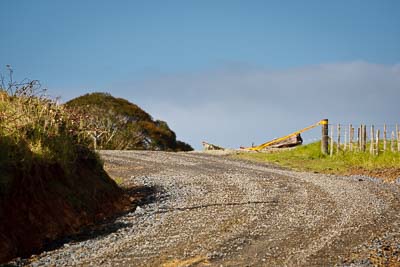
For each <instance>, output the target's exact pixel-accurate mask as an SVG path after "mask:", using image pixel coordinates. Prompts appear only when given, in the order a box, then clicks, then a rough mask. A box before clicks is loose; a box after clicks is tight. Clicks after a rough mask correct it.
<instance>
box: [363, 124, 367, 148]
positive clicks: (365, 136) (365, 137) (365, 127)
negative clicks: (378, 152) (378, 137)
mask: <svg viewBox="0 0 400 267" xmlns="http://www.w3.org/2000/svg"><path fill="white" fill-rule="evenodd" d="M363 137H364V141H363V151H364V152H365V151H366V150H367V125H365V124H364V131H363Z"/></svg>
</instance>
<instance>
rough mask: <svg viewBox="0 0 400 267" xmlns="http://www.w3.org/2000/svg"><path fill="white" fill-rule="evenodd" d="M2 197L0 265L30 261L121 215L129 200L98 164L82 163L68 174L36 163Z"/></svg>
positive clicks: (13, 173)
mask: <svg viewBox="0 0 400 267" xmlns="http://www.w3.org/2000/svg"><path fill="white" fill-rule="evenodd" d="M1 171H2V172H3V174H4V173H7V174H8V176H10V177H11V180H12V182H11V183H10V185H9V186H8V188H7V190H6V192H0V263H1V262H5V261H7V260H10V259H12V258H14V257H17V256H18V257H24V256H25V257H26V256H29V255H31V254H32V253H35V252H38V251H40V249H41V248H42V247H43V246H45V245H46V244H48V243H49V242H50V241H53V240H55V239H57V238H60V237H62V236H65V235H70V234H73V233H76V232H77V231H78V230H79V229H80V228H81V227H82V226H85V225H90V224H93V223H94V222H96V221H98V220H102V219H104V218H106V217H109V216H111V215H112V214H115V212H119V211H122V210H123V208H124V206H125V204H126V203H127V200H126V198H125V196H124V195H123V192H122V190H121V189H120V188H119V187H118V186H117V185H116V184H115V182H114V181H113V180H112V179H110V178H109V177H108V175H107V174H106V173H105V172H104V170H103V169H102V167H101V166H100V165H99V164H98V162H97V161H96V160H95V159H87V158H86V159H83V158H82V159H80V160H79V161H78V164H77V165H76V169H75V170H72V171H69V173H68V174H67V172H66V171H65V170H63V169H62V168H61V167H60V166H59V165H58V164H44V163H37V164H33V165H32V167H31V168H30V169H29V170H25V171H22V170H20V169H18V168H15V167H12V168H8V169H4V168H3V169H2V170H1Z"/></svg>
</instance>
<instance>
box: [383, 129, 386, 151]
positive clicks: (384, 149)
mask: <svg viewBox="0 0 400 267" xmlns="http://www.w3.org/2000/svg"><path fill="white" fill-rule="evenodd" d="M386 130H387V129H386V123H385V124H384V125H383V152H385V151H386V138H387V136H386Z"/></svg>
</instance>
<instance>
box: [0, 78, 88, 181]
mask: <svg viewBox="0 0 400 267" xmlns="http://www.w3.org/2000/svg"><path fill="white" fill-rule="evenodd" d="M11 88H12V87H11ZM44 92H45V91H44V90H41V87H40V83H39V82H38V81H29V82H25V83H23V84H19V85H18V86H16V87H15V90H10V88H8V89H7V90H6V89H4V88H1V87H0V169H2V168H6V167H9V166H10V165H12V166H15V167H18V168H19V169H21V168H22V169H30V167H31V166H32V164H33V163H34V162H35V161H42V162H46V163H58V164H60V165H62V166H63V167H73V165H74V162H75V161H76V159H77V158H78V156H82V155H80V154H82V153H83V154H87V155H88V156H89V155H92V156H93V155H94V153H93V152H91V151H90V150H89V149H87V147H88V144H89V142H90V139H89V138H88V137H87V135H86V133H85V131H82V130H81V129H80V128H79V125H78V124H79V123H77V121H79V120H77V119H76V118H74V117H73V115H71V114H70V113H67V112H66V111H65V110H64V108H63V107H62V106H61V105H59V104H57V101H56V100H54V99H51V98H49V97H47V96H46V95H45V94H44ZM65 169H66V170H68V168H65ZM0 180H1V177H0Z"/></svg>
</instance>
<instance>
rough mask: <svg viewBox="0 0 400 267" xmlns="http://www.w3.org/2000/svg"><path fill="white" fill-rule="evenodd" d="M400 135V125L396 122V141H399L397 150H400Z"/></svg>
mask: <svg viewBox="0 0 400 267" xmlns="http://www.w3.org/2000/svg"><path fill="white" fill-rule="evenodd" d="M399 139H400V136H399V125H398V124H397V123H396V141H397V152H400V140H399Z"/></svg>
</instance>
